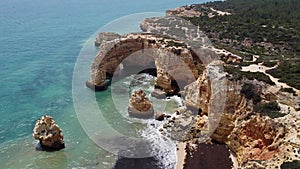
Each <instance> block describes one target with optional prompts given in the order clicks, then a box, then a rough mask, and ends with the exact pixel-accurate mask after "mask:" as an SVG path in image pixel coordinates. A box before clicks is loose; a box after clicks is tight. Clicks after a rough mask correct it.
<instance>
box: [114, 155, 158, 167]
mask: <svg viewBox="0 0 300 169" xmlns="http://www.w3.org/2000/svg"><path fill="white" fill-rule="evenodd" d="M129 168H130V169H162V168H161V167H160V166H159V164H158V160H157V159H155V158H154V157H147V158H127V157H121V156H120V157H119V158H118V160H117V161H116V164H115V166H114V167H113V169H129Z"/></svg>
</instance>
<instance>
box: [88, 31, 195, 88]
mask: <svg viewBox="0 0 300 169" xmlns="http://www.w3.org/2000/svg"><path fill="white" fill-rule="evenodd" d="M149 57H150V58H151V59H149ZM126 58H131V60H130V59H129V60H126V61H127V63H126V64H128V65H132V64H134V63H128V62H138V63H139V65H136V66H141V67H149V65H150V64H151V63H152V62H151V61H154V64H155V68H156V69H157V80H156V84H155V85H156V86H157V87H158V88H160V89H162V90H163V91H165V92H166V93H168V94H174V93H175V92H178V87H179V88H180V89H179V90H183V87H184V86H185V85H187V84H189V83H192V82H193V81H194V80H195V79H196V78H198V69H197V68H196V65H195V64H194V60H193V56H192V53H191V49H189V48H188V47H187V46H186V45H185V44H184V43H183V42H181V41H178V40H175V39H172V38H166V37H162V36H159V35H154V34H148V33H143V34H128V35H124V36H123V37H122V38H119V39H115V40H112V41H106V42H102V44H101V45H100V47H99V52H98V54H97V56H96V58H95V60H94V63H93V65H92V66H91V80H89V81H87V83H86V85H87V86H88V87H90V88H91V89H94V90H101V89H104V88H105V86H106V84H105V80H106V75H107V74H110V75H113V74H114V72H115V71H116V70H117V69H118V67H119V65H120V64H121V63H123V60H125V59H126ZM150 66H151V65H150ZM124 67H125V68H124V71H127V69H126V68H127V67H126V65H125V66H124ZM128 67H130V66H128ZM131 67H132V66H131ZM135 73H138V72H135ZM175 80H176V82H177V86H176V85H175V86H174V85H173V84H172V83H173V82H174V81H175Z"/></svg>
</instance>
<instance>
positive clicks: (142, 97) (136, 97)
mask: <svg viewBox="0 0 300 169" xmlns="http://www.w3.org/2000/svg"><path fill="white" fill-rule="evenodd" d="M128 113H129V116H131V117H136V118H152V117H153V115H154V109H153V104H152V102H151V101H150V100H149V99H148V98H147V97H146V93H145V92H144V91H143V90H141V89H139V90H136V91H134V92H133V94H132V95H131V97H130V100H129V107H128Z"/></svg>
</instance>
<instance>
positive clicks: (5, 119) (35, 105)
mask: <svg viewBox="0 0 300 169" xmlns="http://www.w3.org/2000/svg"><path fill="white" fill-rule="evenodd" d="M200 2H203V1H199V0H198V1H197V0H187V1H182V0H164V1H162V0H152V1H148V0H144V1H142V0H126V1H125V0H110V1H106V0H87V1H81V0H51V1H40V0H1V1H0V90H1V92H0V168H1V169H2V168H3V169H5V168H13V169H15V168H103V169H104V168H111V167H112V166H113V164H114V162H115V158H116V157H115V156H114V155H112V154H110V153H109V152H106V151H104V150H102V149H101V148H99V147H98V146H97V145H96V144H94V143H93V142H92V141H91V140H90V139H89V138H88V136H87V135H86V133H85V132H84V131H83V130H82V128H81V126H80V125H79V122H78V120H77V115H76V113H75V110H74V106H73V99H72V76H73V70H74V66H75V63H76V59H77V56H78V55H79V53H80V51H81V49H82V47H83V46H84V45H90V48H91V49H92V50H93V51H92V53H93V52H96V49H95V48H94V47H93V46H92V43H86V42H87V40H88V39H89V38H90V37H91V36H92V35H93V34H94V33H95V31H97V30H98V29H99V28H100V27H102V26H104V25H105V24H107V23H109V22H111V21H112V20H115V19H117V18H120V17H123V16H126V15H130V14H134V13H142V12H161V13H163V12H164V11H165V10H167V9H170V8H174V7H178V6H181V5H185V4H191V3H200ZM149 15H150V16H151V14H149ZM118 29H119V30H121V29H122V25H120V26H119V27H118ZM124 29H126V28H124ZM127 31H128V30H127ZM83 84H84V82H83ZM109 95H110V93H109V91H106V92H102V93H97V100H98V101H99V102H100V103H101V104H100V103H99V105H100V107H102V108H103V109H105V110H107V112H109V111H113V110H111V109H110V107H111V106H110V104H111V100H109V99H106V98H107V97H108V96H109ZM44 114H49V115H51V116H53V117H54V119H55V120H56V121H57V123H58V124H59V125H60V126H61V128H62V129H63V134H64V136H65V142H66V149H64V150H62V151H59V152H52V153H50V152H41V151H36V150H35V148H34V146H35V144H36V142H35V141H34V140H33V138H32V136H31V134H32V129H33V126H34V124H35V121H36V120H37V119H38V118H40V117H41V116H42V115H44ZM105 116H106V118H107V119H108V121H110V122H111V123H112V125H113V126H115V127H116V128H118V124H119V123H122V122H121V121H122V118H121V117H118V116H115V115H111V116H110V115H109V113H107V114H106V115H105ZM119 118H120V119H119ZM126 125H128V127H130V125H129V124H124V126H126ZM124 126H121V127H120V129H119V130H120V131H121V130H124ZM126 127H127V126H126ZM131 127H132V125H131ZM126 131H127V130H126V129H125V130H124V132H126Z"/></svg>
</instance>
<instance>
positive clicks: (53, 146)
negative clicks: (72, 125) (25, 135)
mask: <svg viewBox="0 0 300 169" xmlns="http://www.w3.org/2000/svg"><path fill="white" fill-rule="evenodd" d="M61 132H62V130H61V128H60V127H59V126H58V125H57V124H56V122H55V121H54V120H53V118H52V117H51V116H48V115H45V116H43V117H41V118H40V119H39V120H38V121H37V122H36V124H35V126H34V129H33V137H34V138H35V139H36V140H39V144H40V146H41V148H42V149H43V150H60V149H63V148H65V143H64V141H63V135H62V133H61Z"/></svg>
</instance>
